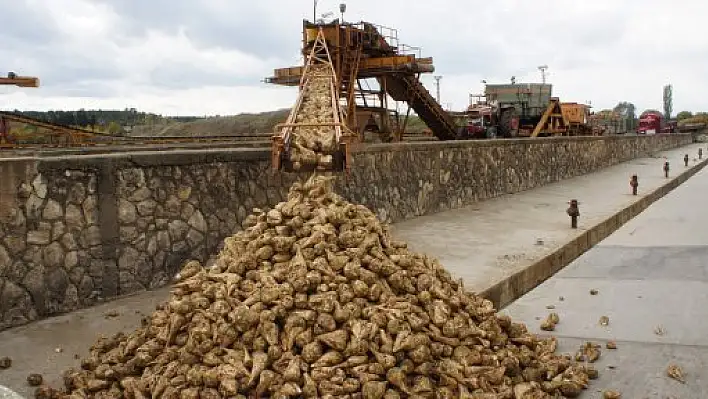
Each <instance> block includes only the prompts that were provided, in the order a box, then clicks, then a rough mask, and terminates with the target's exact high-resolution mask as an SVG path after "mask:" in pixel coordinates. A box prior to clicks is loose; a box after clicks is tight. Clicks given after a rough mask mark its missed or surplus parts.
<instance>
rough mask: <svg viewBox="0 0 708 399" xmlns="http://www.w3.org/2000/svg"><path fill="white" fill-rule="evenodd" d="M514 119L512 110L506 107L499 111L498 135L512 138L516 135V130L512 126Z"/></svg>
mask: <svg viewBox="0 0 708 399" xmlns="http://www.w3.org/2000/svg"><path fill="white" fill-rule="evenodd" d="M513 119H514V110H513V109H507V110H504V111H502V112H501V116H500V117H499V131H498V134H499V136H500V137H504V138H512V137H516V135H517V134H516V130H515V129H513V127H512V121H513Z"/></svg>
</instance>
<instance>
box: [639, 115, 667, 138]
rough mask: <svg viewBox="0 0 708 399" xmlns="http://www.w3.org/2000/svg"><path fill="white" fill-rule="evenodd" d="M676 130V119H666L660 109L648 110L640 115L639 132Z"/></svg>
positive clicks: (654, 132) (653, 132)
mask: <svg viewBox="0 0 708 399" xmlns="http://www.w3.org/2000/svg"><path fill="white" fill-rule="evenodd" d="M675 131H676V122H675V121H666V119H664V115H663V114H662V113H661V112H658V111H646V112H644V113H643V114H641V115H640V116H639V126H638V127H637V133H638V134H656V133H673V132H675Z"/></svg>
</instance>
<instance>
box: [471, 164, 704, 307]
mask: <svg viewBox="0 0 708 399" xmlns="http://www.w3.org/2000/svg"><path fill="white" fill-rule="evenodd" d="M706 165H708V159H705V160H703V161H701V162H699V163H698V164H696V165H693V166H691V167H690V168H689V169H688V170H685V171H684V172H683V173H681V174H679V175H678V176H676V177H675V178H673V179H671V180H670V181H669V182H667V183H665V184H664V185H662V186H660V187H659V188H657V189H655V190H654V191H652V192H651V193H649V194H647V195H645V196H644V197H642V198H641V199H639V200H637V201H636V202H634V203H633V204H631V205H629V206H627V207H625V208H624V209H622V210H621V211H619V212H617V213H615V214H614V215H612V216H610V217H609V218H607V219H605V220H604V221H602V222H601V223H599V224H597V225H595V226H593V227H591V228H590V229H588V230H586V231H585V232H583V233H582V234H580V235H579V236H577V237H576V238H575V239H573V240H572V241H570V242H569V243H567V244H565V245H563V246H562V247H560V248H558V249H556V250H555V251H553V252H552V253H551V254H549V255H547V256H545V257H544V258H543V259H540V260H538V261H536V262H535V263H533V264H531V265H529V266H528V267H526V268H524V269H523V270H520V271H518V272H516V273H515V274H513V275H511V276H509V277H507V278H505V279H504V280H502V281H500V282H498V283H496V284H494V285H493V286H492V287H490V288H487V289H486V290H484V291H482V292H481V293H480V295H481V296H483V297H484V298H487V299H489V300H490V301H492V302H493V303H494V306H495V307H496V308H497V309H502V308H504V307H505V306H507V305H508V304H510V303H511V302H513V301H515V300H516V299H518V298H520V297H522V296H523V295H524V294H526V293H527V292H529V291H531V290H532V289H534V288H536V287H537V286H538V285H539V284H541V283H543V282H544V281H546V280H547V279H548V278H550V277H551V276H553V275H554V274H556V273H557V272H559V271H560V270H561V269H563V268H564V267H566V266H568V265H569V264H570V263H571V262H573V261H574V260H575V259H577V258H578V257H579V256H580V255H582V254H583V253H585V252H586V251H587V250H589V249H590V248H592V247H594V246H595V245H597V244H598V243H599V242H600V241H602V240H604V239H605V238H607V237H608V236H609V235H610V234H612V233H614V232H615V231H616V230H617V229H619V228H620V227H622V226H623V225H624V224H625V223H627V222H628V221H630V220H631V219H632V218H634V217H635V216H637V215H639V214H640V213H642V212H643V211H644V210H645V209H647V208H648V207H649V206H650V205H651V204H653V203H654V202H655V201H657V200H658V199H660V198H662V197H663V196H665V195H666V194H668V193H670V192H671V191H672V190H673V189H675V188H676V187H678V186H680V185H681V184H683V183H684V182H685V181H686V180H688V179H689V178H690V177H691V176H693V175H695V174H696V173H698V172H699V171H700V170H701V169H703V168H704V167H705V166H706Z"/></svg>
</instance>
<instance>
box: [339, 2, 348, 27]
mask: <svg viewBox="0 0 708 399" xmlns="http://www.w3.org/2000/svg"><path fill="white" fill-rule="evenodd" d="M346 11H347V5H346V4H344V3H342V4H340V5H339V12H340V13H341V14H342V22H341V23H344V12H346Z"/></svg>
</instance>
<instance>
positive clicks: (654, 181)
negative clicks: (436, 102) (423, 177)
mask: <svg viewBox="0 0 708 399" xmlns="http://www.w3.org/2000/svg"><path fill="white" fill-rule="evenodd" d="M698 148H699V146H698V145H690V146H687V147H683V148H680V149H676V150H670V151H666V152H662V153H658V154H656V155H655V157H654V158H642V159H637V160H635V161H631V162H629V163H625V164H621V165H617V166H614V167H611V168H608V169H605V170H603V171H601V172H599V173H596V174H592V175H586V176H582V177H578V178H574V179H570V180H566V181H563V182H561V183H557V184H553V185H549V186H546V187H542V188H539V189H534V190H529V191H525V192H522V193H518V194H514V195H510V196H507V197H501V198H497V199H492V200H488V201H484V202H481V203H478V204H476V205H475V206H474V207H470V208H467V209H463V210H459V211H448V212H443V213H439V214H437V215H432V216H430V217H425V218H421V220H423V221H427V222H428V223H427V224H426V225H425V226H422V225H420V224H418V221H417V220H411V221H409V222H402V223H398V224H396V225H394V234H395V235H397V236H398V237H400V238H402V239H405V240H407V241H409V243H410V245H411V247H412V248H413V249H415V250H424V251H426V252H429V253H430V254H431V255H433V256H437V257H439V258H441V259H442V262H443V264H445V265H446V266H447V267H448V268H449V269H450V270H451V272H452V273H453V274H455V275H462V273H463V272H465V271H467V273H469V274H468V275H465V279H466V283H467V285H468V287H472V288H475V289H476V290H478V291H484V290H486V289H489V288H491V287H493V286H494V285H495V284H496V283H499V281H500V280H503V279H504V277H505V276H509V275H511V274H513V273H512V272H513V271H518V269H519V268H523V267H528V266H529V265H530V264H532V263H534V261H535V260H539V259H542V258H543V257H544V256H547V255H548V254H550V253H552V252H554V251H555V250H557V249H558V248H559V247H563V245H564V244H565V243H566V242H568V241H570V240H572V239H573V238H575V237H576V236H578V235H581V234H583V230H584V229H587V228H588V227H589V226H590V225H592V223H599V222H602V221H603V220H605V219H607V218H608V217H611V216H612V215H613V214H614V213H616V212H617V211H618V210H621V209H623V208H625V207H627V206H628V205H630V204H632V203H636V202H637V201H641V200H642V196H641V195H640V196H638V197H634V196H631V195H629V194H628V193H629V192H630V191H629V185H628V181H629V175H630V174H631V173H637V174H639V175H640V179H641V180H640V184H641V185H640V194H643V193H645V192H650V191H654V190H656V189H657V188H659V187H661V186H663V185H665V184H667V179H665V178H664V177H663V175H662V174H663V171H662V170H661V166H662V165H663V162H664V158H663V157H664V156H666V157H667V159H670V160H671V161H672V164H673V165H675V166H674V167H673V169H674V172H673V173H672V175H677V174H678V173H679V172H684V171H686V170H687V169H689V170H690V169H691V168H685V167H684V166H683V165H680V166H679V164H680V163H681V159H682V158H683V155H684V154H686V153H689V154H696V153H697V150H698ZM691 165H693V167H695V166H696V165H697V163H694V162H691ZM670 181H674V180H672V179H669V182H670ZM603 190H604V191H603ZM597 192H606V193H607V195H597ZM593 193H594V194H593ZM571 194H573V195H571ZM574 195H575V196H577V197H578V198H579V199H580V201H581V207H582V208H581V223H580V224H579V227H580V229H578V230H571V229H570V228H569V218H568V216H567V215H565V208H566V207H567V205H566V202H567V201H568V200H569V199H570V197H572V196H574ZM583 198H593V199H596V200H595V202H596V203H597V204H600V205H595V206H592V201H586V200H583ZM600 201H602V202H600ZM513 204H515V205H514V206H512V205H513ZM522 204H523V207H524V208H522V209H521V210H519V205H522ZM538 204H545V205H542V206H537V205H538ZM603 208H605V209H603ZM528 209H533V211H528ZM465 214H466V215H467V216H466V219H465V218H463V217H462V216H461V215H465ZM451 220H455V221H456V222H455V223H456V225H457V226H458V229H457V230H456V231H454V234H450V232H449V231H448V235H449V236H450V237H448V240H447V241H443V240H441V239H440V238H435V237H437V236H435V235H434V234H438V233H439V232H440V231H442V230H444V229H445V226H450V224H451ZM465 223H466V225H465ZM466 226H468V227H467V228H465V227H466ZM514 231H516V232H517V233H515V234H516V237H517V238H516V240H515V241H513V244H508V243H509V242H510V241H511V240H510V237H511V236H512V232H514ZM519 232H525V234H520V233H519ZM539 236H540V237H539ZM432 238H434V239H432ZM537 238H542V239H543V240H544V245H538V244H537V241H536V240H537ZM462 242H464V243H467V244H466V246H465V247H463V249H464V250H465V252H464V253H462V252H458V254H457V255H458V256H459V257H460V258H459V259H464V257H468V258H469V259H470V260H466V261H464V262H462V261H460V260H455V258H454V257H453V258H446V256H448V255H447V253H448V251H450V250H451V249H455V250H456V251H461V249H459V247H456V245H458V244H459V243H462ZM505 243H506V244H505ZM426 246H427V247H426ZM514 259H516V260H517V261H516V262H514ZM518 260H523V261H524V262H525V263H523V262H519V261H518ZM470 265H475V269H476V268H477V267H479V268H480V269H481V270H486V272H487V273H488V272H490V271H493V270H498V269H502V270H504V272H503V273H496V274H493V275H492V277H494V278H491V279H487V274H486V273H472V272H470V270H473V269H472V268H471V267H470ZM524 265H525V266H524ZM168 291H169V289H161V290H157V291H152V292H146V293H141V294H138V295H135V296H131V297H128V298H123V299H119V300H116V301H113V302H109V303H106V304H102V305H99V306H96V307H93V308H89V309H84V310H79V311H76V312H73V313H70V314H67V315H62V316H58V317H54V318H50V319H46V320H41V321H38V322H35V323H32V324H30V325H27V326H23V327H18V328H14V329H10V330H7V331H4V332H0V357H1V356H10V357H11V358H13V366H12V368H10V369H8V370H5V371H2V372H0V383H2V384H5V385H7V386H9V387H10V388H12V389H15V390H17V391H18V392H19V393H21V394H23V395H28V396H29V395H30V394H31V393H32V389H31V388H30V387H28V386H27V384H26V382H25V379H26V377H27V375H28V374H29V373H41V374H43V375H44V376H45V379H46V380H47V381H48V382H49V383H51V384H53V385H55V386H57V385H59V383H60V373H61V371H63V370H65V369H67V368H69V367H72V366H76V365H77V364H78V360H76V359H75V356H76V355H79V356H83V355H85V354H86V351H87V349H88V347H89V346H90V345H91V344H92V343H93V342H94V341H95V339H96V337H97V336H98V335H99V334H105V335H110V334H112V333H115V332H118V331H130V330H132V329H133V328H134V327H136V326H137V325H138V324H139V320H140V318H141V317H142V316H143V315H145V314H149V313H150V312H151V311H152V310H153V309H154V307H155V305H156V304H158V303H160V302H161V301H163V300H164V299H165V298H166V296H167V293H168Z"/></svg>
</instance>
